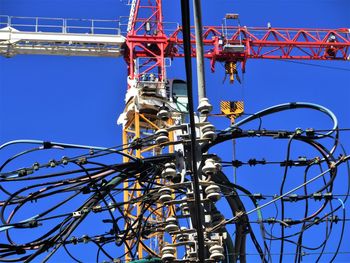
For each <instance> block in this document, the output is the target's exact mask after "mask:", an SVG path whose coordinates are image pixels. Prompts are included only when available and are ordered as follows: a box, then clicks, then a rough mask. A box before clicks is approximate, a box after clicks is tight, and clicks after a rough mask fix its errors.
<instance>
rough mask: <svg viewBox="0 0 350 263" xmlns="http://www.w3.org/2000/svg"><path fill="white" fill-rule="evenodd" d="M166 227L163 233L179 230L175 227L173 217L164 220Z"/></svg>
mask: <svg viewBox="0 0 350 263" xmlns="http://www.w3.org/2000/svg"><path fill="white" fill-rule="evenodd" d="M165 222H166V226H165V228H164V231H165V232H168V233H171V232H174V231H178V230H179V226H178V225H177V222H176V218H175V217H172V216H171V217H168V218H167V219H166V220H165Z"/></svg>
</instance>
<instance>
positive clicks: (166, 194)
mask: <svg viewBox="0 0 350 263" xmlns="http://www.w3.org/2000/svg"><path fill="white" fill-rule="evenodd" d="M158 193H159V195H160V196H159V201H160V202H161V203H164V202H168V201H171V200H173V197H172V196H171V189H170V188H167V187H165V188H161V189H159V190H158Z"/></svg>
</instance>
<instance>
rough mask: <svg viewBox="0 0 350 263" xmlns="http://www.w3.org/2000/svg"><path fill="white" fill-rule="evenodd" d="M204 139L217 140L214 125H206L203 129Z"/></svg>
mask: <svg viewBox="0 0 350 263" xmlns="http://www.w3.org/2000/svg"><path fill="white" fill-rule="evenodd" d="M202 138H203V139H209V140H214V139H215V138H216V134H215V126H214V125H213V124H210V123H209V124H206V125H204V126H203V127H202Z"/></svg>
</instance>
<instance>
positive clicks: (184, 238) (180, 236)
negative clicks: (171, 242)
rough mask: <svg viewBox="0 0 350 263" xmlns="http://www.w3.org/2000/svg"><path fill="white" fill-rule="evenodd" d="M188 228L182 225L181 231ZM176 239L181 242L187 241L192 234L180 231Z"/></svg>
mask: <svg viewBox="0 0 350 263" xmlns="http://www.w3.org/2000/svg"><path fill="white" fill-rule="evenodd" d="M187 230H188V229H187V228H186V227H184V226H183V227H181V231H184V232H185V231H187ZM176 239H177V240H178V241H179V242H186V241H188V240H189V239H190V235H189V234H188V233H179V234H177V235H176Z"/></svg>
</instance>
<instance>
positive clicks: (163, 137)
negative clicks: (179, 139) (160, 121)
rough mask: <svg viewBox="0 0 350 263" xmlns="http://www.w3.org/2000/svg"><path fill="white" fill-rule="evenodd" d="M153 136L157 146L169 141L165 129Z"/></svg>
mask: <svg viewBox="0 0 350 263" xmlns="http://www.w3.org/2000/svg"><path fill="white" fill-rule="evenodd" d="M155 135H156V136H157V137H156V143H157V144H162V143H166V142H168V141H169V138H168V136H169V132H168V131H167V130H165V129H159V130H158V131H156V133H155Z"/></svg>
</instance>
